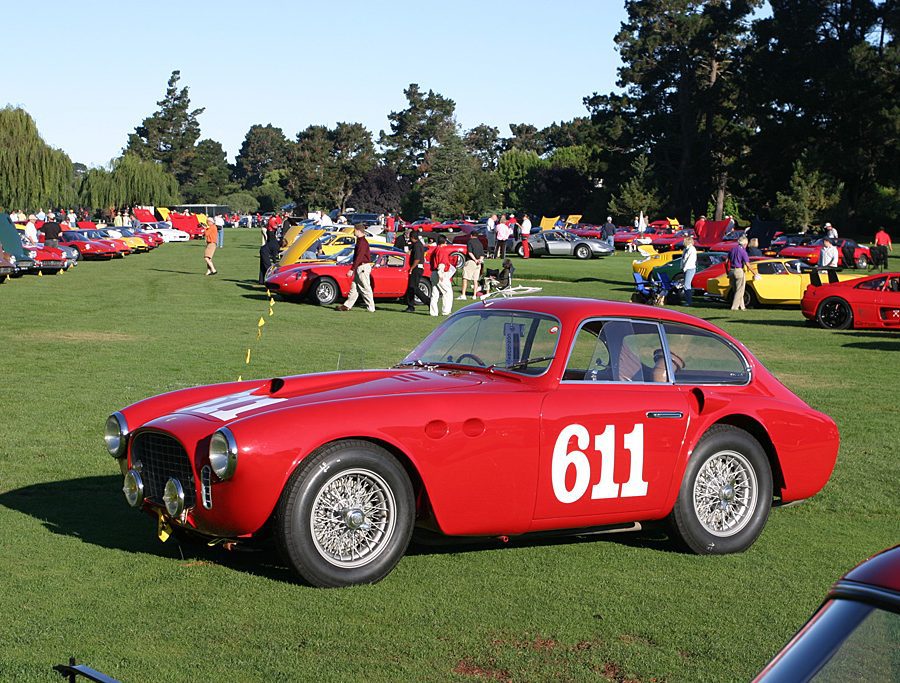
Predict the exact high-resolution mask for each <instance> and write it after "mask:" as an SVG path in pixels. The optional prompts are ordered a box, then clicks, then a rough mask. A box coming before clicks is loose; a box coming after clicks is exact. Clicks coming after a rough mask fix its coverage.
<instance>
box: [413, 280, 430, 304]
mask: <svg viewBox="0 0 900 683" xmlns="http://www.w3.org/2000/svg"><path fill="white" fill-rule="evenodd" d="M426 301H431V280H426V279H424V278H423V279H421V280H419V291H418V292H417V293H416V302H417V303H419V304H420V305H424V304H425V302H426Z"/></svg>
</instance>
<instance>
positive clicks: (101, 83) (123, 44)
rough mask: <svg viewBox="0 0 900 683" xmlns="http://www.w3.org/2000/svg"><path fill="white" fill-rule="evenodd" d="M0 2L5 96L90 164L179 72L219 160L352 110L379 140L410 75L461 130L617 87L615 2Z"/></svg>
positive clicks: (536, 118) (618, 15)
mask: <svg viewBox="0 0 900 683" xmlns="http://www.w3.org/2000/svg"><path fill="white" fill-rule="evenodd" d="M3 14H4V19H5V21H4V22H3V23H4V26H5V27H6V28H5V30H4V31H3V32H4V34H5V35H7V36H10V35H11V32H14V33H15V34H16V35H18V36H20V37H22V41H21V42H16V43H15V45H14V46H13V45H12V44H9V43H8V44H7V50H6V51H5V52H4V59H3V61H4V66H3V68H2V73H3V76H2V78H0V84H2V88H3V90H4V93H3V96H2V101H3V102H4V103H6V104H12V105H17V106H22V107H24V108H25V109H26V110H27V111H28V112H29V113H30V114H31V115H32V116H33V117H34V119H35V120H36V122H37V125H38V129H39V130H40V132H41V135H42V136H43V138H44V139H45V140H46V141H47V142H48V143H49V144H51V145H52V146H54V147H59V148H61V149H63V150H64V151H65V152H66V153H68V154H69V156H70V157H71V158H72V160H73V161H80V162H82V163H85V164H88V165H99V164H105V163H106V162H108V161H109V160H110V159H112V158H113V157H115V156H118V154H119V153H120V152H121V150H122V148H123V147H124V145H125V141H126V138H127V136H128V133H130V132H132V131H133V130H134V127H135V126H137V125H138V124H139V123H140V122H141V120H142V119H143V118H144V117H146V116H148V115H149V114H151V113H152V112H153V111H154V110H155V109H156V102H157V101H158V100H160V99H162V96H163V93H164V92H165V87H166V81H167V79H168V77H169V75H170V73H171V72H172V70H173V69H179V70H180V71H181V83H180V85H182V86H184V85H186V86H188V87H189V88H190V96H191V102H192V104H193V106H194V107H205V108H206V111H205V112H204V113H203V114H202V115H201V116H200V125H201V129H202V137H211V138H213V139H215V140H218V141H219V142H221V143H222V145H223V146H224V147H225V150H226V151H227V152H228V156H229V158H233V157H234V155H235V154H236V153H237V152H238V150H239V149H240V145H241V142H242V141H243V139H244V135H245V134H246V133H247V130H248V128H249V127H250V126H251V125H253V124H257V123H259V124H266V123H272V124H274V125H276V126H280V127H281V128H282V129H283V130H284V132H285V134H286V135H287V136H288V137H290V138H293V137H294V136H295V135H296V134H297V132H298V131H300V130H302V129H303V128H305V127H306V126H308V125H310V124H325V125H328V126H332V125H334V124H335V123H336V122H338V121H359V122H361V123H363V124H364V125H365V126H366V127H368V128H369V130H371V131H372V132H373V134H374V135H375V137H376V138H377V135H378V132H379V131H380V130H382V129H386V128H387V127H388V121H387V114H388V113H389V112H390V111H395V110H398V109H402V108H403V107H404V103H405V98H404V97H403V89H404V88H405V87H406V86H407V85H408V84H409V83H418V84H419V86H420V87H421V88H422V89H423V90H426V91H427V90H428V89H433V90H435V91H436V92H439V93H441V94H442V95H444V96H445V97H450V98H451V99H453V100H454V101H455V102H456V118H457V121H458V122H459V123H460V124H461V126H462V127H463V128H464V129H468V128H471V127H473V126H475V125H477V124H479V123H482V122H483V123H488V124H490V125H493V126H497V127H498V128H500V133H501V135H504V136H508V135H509V128H508V124H509V123H518V122H527V123H533V124H534V125H536V126H538V127H539V128H540V127H543V126H546V125H548V124H549V123H551V122H553V121H561V120H567V119H571V118H572V117H574V116H579V115H583V114H585V113H586V110H585V108H584V105H583V103H582V98H583V97H584V96H586V95H589V94H591V93H592V92H595V91H597V92H608V91H610V90H612V89H614V88H615V80H616V69H617V67H618V65H619V57H618V53H617V52H616V50H615V47H614V44H613V40H612V39H613V36H614V35H615V33H616V31H617V30H618V28H619V24H620V23H621V21H622V20H623V19H624V17H625V12H624V8H623V3H622V2H621V0H555V1H548V0H518V1H507V0H502V1H496V2H494V1H491V0H483V1H482V2H477V1H471V0H452V1H450V2H433V1H430V0H419V1H418V2H410V1H407V0H398V1H392V2H377V1H369V2H366V1H363V0H331V1H328V0H326V1H319V2H307V1H303V0H297V1H296V2H289V1H278V0H255V1H253V0H251V1H247V0H243V1H241V2H236V1H233V0H219V1H218V2H212V1H209V0H180V1H174V0H154V1H152V2H140V3H139V2H134V1H132V0H83V1H82V2H71V0H44V1H43V2H35V1H32V2H15V3H5V6H4V9H3Z"/></svg>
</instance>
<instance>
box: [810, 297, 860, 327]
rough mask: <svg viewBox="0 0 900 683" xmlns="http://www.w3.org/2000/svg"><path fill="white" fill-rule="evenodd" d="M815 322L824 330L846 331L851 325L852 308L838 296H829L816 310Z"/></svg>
mask: <svg viewBox="0 0 900 683" xmlns="http://www.w3.org/2000/svg"><path fill="white" fill-rule="evenodd" d="M816 322H817V323H819V327H824V328H825V329H826V330H846V329H847V328H848V327H851V326H852V325H853V308H852V307H851V306H850V304H849V303H847V302H846V301H845V300H844V299H842V298H841V297H839V296H830V297H828V298H827V299H825V300H824V301H823V302H822V303H820V304H819V308H817V309H816Z"/></svg>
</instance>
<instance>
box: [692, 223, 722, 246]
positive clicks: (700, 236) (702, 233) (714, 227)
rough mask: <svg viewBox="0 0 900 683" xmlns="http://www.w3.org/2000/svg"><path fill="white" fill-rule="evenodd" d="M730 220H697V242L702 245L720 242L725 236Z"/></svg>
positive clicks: (695, 230)
mask: <svg viewBox="0 0 900 683" xmlns="http://www.w3.org/2000/svg"><path fill="white" fill-rule="evenodd" d="M729 223H730V221H697V224H696V225H695V226H694V232H696V233H697V244H699V245H700V246H702V247H706V246H709V245H711V244H713V243H715V242H719V241H720V240H721V239H722V237H724V236H725V230H726V229H727V228H728V225H729Z"/></svg>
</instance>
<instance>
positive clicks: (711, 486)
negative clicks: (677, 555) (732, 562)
mask: <svg viewBox="0 0 900 683" xmlns="http://www.w3.org/2000/svg"><path fill="white" fill-rule="evenodd" d="M712 461H718V462H717V466H713V465H710V466H709V467H707V465H709V464H710V463H711V462H712ZM722 465H726V466H733V467H734V468H735V470H734V471H733V472H732V474H734V478H733V477H732V476H731V475H728V476H727V478H726V479H722V478H721V475H720V474H719V472H720V471H721V469H720V467H721V466H722ZM735 473H736V474H735ZM737 481H743V488H744V489H745V491H746V493H745V497H744V504H743V505H741V504H740V503H739V502H738V494H737V492H736V491H735V483H736V482H737ZM698 482H699V484H698ZM720 483H721V485H722V488H721V489H717V488H716V487H717V486H718V485H719V484H720ZM695 489H696V490H695ZM704 490H705V491H710V490H713V491H715V493H714V494H713V495H711V496H710V495H708V494H707V496H706V500H705V501H704V500H696V498H697V496H698V495H702V494H703V492H704ZM704 503H705V504H704ZM720 506H727V507H722V508H720ZM771 507H772V468H771V467H770V465H769V460H768V458H767V457H766V453H765V451H764V450H763V448H762V446H760V445H759V442H758V441H757V440H756V439H754V438H753V437H752V436H751V435H750V434H748V433H747V432H745V431H744V430H742V429H738V428H737V427H732V426H731V425H715V426H713V427H712V428H711V429H710V430H709V431H708V432H706V434H704V435H703V438H701V439H700V442H699V443H698V444H697V447H696V448H695V449H694V452H693V453H692V455H691V459H690V460H689V461H688V464H687V468H686V469H685V472H684V477H683V478H682V480H681V488H680V489H679V491H678V498H677V500H676V501H675V507H673V508H672V512H671V513H670V515H669V523H670V525H671V527H672V530H673V531H674V533H675V536H676V537H677V538H678V539H679V540H680V541H681V543H683V544H684V545H685V546H686V547H687V548H688V549H689V550H691V551H693V552H695V553H697V554H698V555H724V554H726V553H739V552H742V551H744V550H746V549H747V548H749V547H750V546H751V545H753V542H754V541H755V540H756V539H757V538H758V537H759V535H760V533H762V530H763V527H764V526H765V524H766V520H767V519H768V517H769V509H770V508H771ZM717 509H721V510H722V511H723V512H724V513H725V515H726V516H727V517H731V519H730V520H727V519H723V518H718V519H717V518H715V517H714V515H715V514H716V511H717ZM711 515H712V516H713V518H712V519H711V518H710V516H711ZM701 516H702V517H705V519H701ZM719 526H725V527H726V528H714V527H719Z"/></svg>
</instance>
